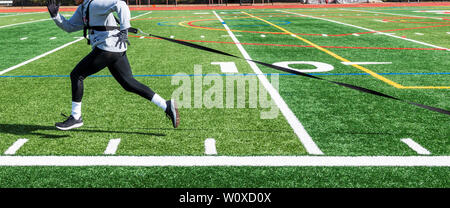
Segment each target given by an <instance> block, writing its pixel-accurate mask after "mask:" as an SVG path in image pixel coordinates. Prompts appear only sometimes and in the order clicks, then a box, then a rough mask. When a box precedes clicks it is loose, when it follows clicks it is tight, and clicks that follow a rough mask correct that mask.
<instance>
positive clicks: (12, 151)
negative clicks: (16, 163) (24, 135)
mask: <svg viewBox="0 0 450 208" xmlns="http://www.w3.org/2000/svg"><path fill="white" fill-rule="evenodd" d="M26 142H28V139H18V140H17V141H16V142H14V144H13V145H11V146H10V147H9V148H8V149H7V150H6V151H5V153H4V154H5V155H13V154H16V152H17V150H19V149H20V148H21V147H22V146H23V145H24V144H25V143H26Z"/></svg>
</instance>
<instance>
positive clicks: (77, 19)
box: [52, 6, 84, 33]
mask: <svg viewBox="0 0 450 208" xmlns="http://www.w3.org/2000/svg"><path fill="white" fill-rule="evenodd" d="M81 9H82V7H81V6H79V7H78V8H77V10H76V11H75V13H74V14H73V15H72V17H70V19H69V20H67V19H66V18H65V17H64V16H62V15H61V14H60V13H59V12H58V14H57V15H56V16H55V17H52V19H53V21H55V23H56V25H57V26H58V27H59V28H61V29H63V30H64V31H66V32H69V33H70V32H75V31H79V30H82V29H83V26H84V24H83V17H82V15H81Z"/></svg>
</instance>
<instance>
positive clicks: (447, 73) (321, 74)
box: [0, 72, 450, 78]
mask: <svg viewBox="0 0 450 208" xmlns="http://www.w3.org/2000/svg"><path fill="white" fill-rule="evenodd" d="M307 74H309V75H314V76H354V75H359V76H361V75H370V74H368V73H307ZM378 74H379V75H450V72H432V73H431V72H430V73H378ZM257 75H260V74H142V75H133V76H134V77H177V76H183V77H186V76H188V77H194V76H257ZM262 75H266V76H270V75H273V74H271V73H265V74H262ZM278 75H280V76H293V75H295V74H278ZM54 77H70V75H12V76H0V78H54ZM89 77H112V75H91V76H89Z"/></svg>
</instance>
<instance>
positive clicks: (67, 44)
mask: <svg viewBox="0 0 450 208" xmlns="http://www.w3.org/2000/svg"><path fill="white" fill-rule="evenodd" d="M150 13H152V12H146V13H144V14H141V15H138V16H135V17H133V18H131V19H135V18H138V17H140V16H143V15H146V14H150ZM46 20H51V19H46ZM38 21H43V20H38ZM34 22H35V21H34ZM28 23H31V22H28ZM20 24H25V23H20ZM3 27H4V26H3ZM0 28H2V27H0ZM83 39H84V37H80V38H78V39H76V40H74V41H72V42H70V43H66V44H64V45H62V46H60V47H58V48H55V49H53V50H51V51H48V52H45V53H43V54H41V55H39V56H36V57H34V58H32V59H30V60H27V61H24V62H22V63H20V64H17V65H15V66H12V67H9V68H7V69H5V70H2V71H0V75H2V74H5V73H6V72H9V71H12V70H14V69H17V68H19V67H21V66H23V65H26V64H28V63H30V62H33V61H36V60H38V59H40V58H42V57H45V56H47V55H49V54H52V53H54V52H56V51H59V50H61V49H63V48H65V47H67V46H69V45H72V44H74V43H76V42H78V41H80V40H83Z"/></svg>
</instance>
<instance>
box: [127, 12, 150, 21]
mask: <svg viewBox="0 0 450 208" xmlns="http://www.w3.org/2000/svg"><path fill="white" fill-rule="evenodd" d="M150 13H152V12H151V11H150V12H146V13H144V14H140V15H138V16H135V17H132V18H131V19H136V18H138V17H141V16H144V15H146V14H150Z"/></svg>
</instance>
